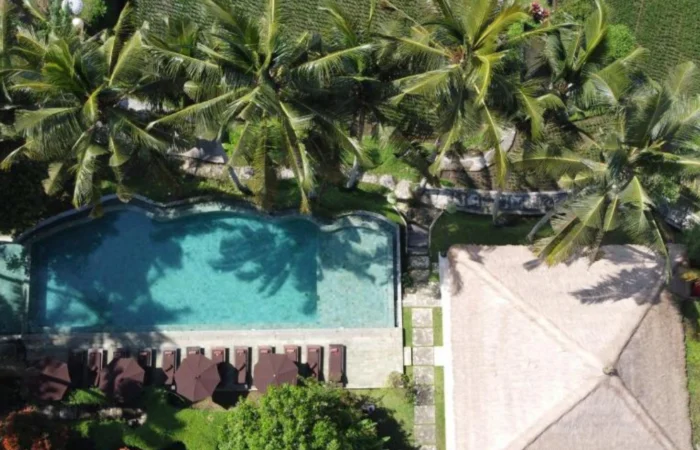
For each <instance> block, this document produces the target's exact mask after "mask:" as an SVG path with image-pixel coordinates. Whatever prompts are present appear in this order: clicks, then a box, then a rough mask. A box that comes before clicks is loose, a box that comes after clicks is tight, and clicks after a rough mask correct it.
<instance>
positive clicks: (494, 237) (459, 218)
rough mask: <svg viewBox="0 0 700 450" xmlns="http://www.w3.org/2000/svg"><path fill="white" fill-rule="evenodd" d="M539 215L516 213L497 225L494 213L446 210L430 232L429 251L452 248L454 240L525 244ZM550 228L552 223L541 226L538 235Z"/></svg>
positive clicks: (481, 243) (545, 232)
mask: <svg viewBox="0 0 700 450" xmlns="http://www.w3.org/2000/svg"><path fill="white" fill-rule="evenodd" d="M538 220H539V218H538V217H534V218H529V217H515V218H513V221H512V223H511V224H510V225H507V226H499V227H497V226H495V225H494V224H493V221H492V219H491V216H482V215H476V214H468V213H463V212H456V213H454V214H448V213H445V214H443V215H442V216H440V218H439V219H438V221H437V222H436V223H435V226H434V228H433V232H432V234H431V245H430V254H431V256H432V258H437V256H438V254H439V253H440V252H443V251H447V250H449V248H450V247H452V246H453V245H455V244H477V245H524V244H526V243H527V242H526V237H527V234H528V233H529V232H530V230H532V227H533V226H535V224H536V223H537V221H538ZM550 232H551V228H549V225H547V226H545V227H542V229H541V231H540V232H539V233H538V234H537V236H538V237H542V236H545V235H546V234H548V233H550Z"/></svg>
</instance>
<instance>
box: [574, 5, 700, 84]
mask: <svg viewBox="0 0 700 450" xmlns="http://www.w3.org/2000/svg"><path fill="white" fill-rule="evenodd" d="M569 1H571V2H574V1H576V2H578V1H580V0H564V1H563V3H562V4H566V3H567V2H569ZM591 1H592V0H591ZM607 3H608V5H610V7H611V13H612V15H611V18H612V22H613V23H623V24H625V25H627V26H629V27H630V28H631V29H632V31H633V32H634V34H635V36H636V37H637V42H638V43H639V45H641V46H642V47H645V48H648V49H649V50H650V52H651V54H650V57H649V60H648V62H647V68H648V70H649V74H650V75H651V76H652V77H653V78H655V79H657V80H661V79H663V78H664V77H665V76H666V74H667V73H668V69H669V68H670V67H673V66H675V65H676V64H679V63H682V62H685V61H688V60H692V61H694V62H695V63H696V64H698V65H700V37H699V36H700V19H699V17H700V1H699V0H607ZM699 87H700V86H699Z"/></svg>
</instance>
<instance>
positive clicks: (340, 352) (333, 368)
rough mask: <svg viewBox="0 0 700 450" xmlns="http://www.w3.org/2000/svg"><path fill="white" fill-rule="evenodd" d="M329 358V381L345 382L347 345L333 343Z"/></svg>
mask: <svg viewBox="0 0 700 450" xmlns="http://www.w3.org/2000/svg"><path fill="white" fill-rule="evenodd" d="M328 358H329V360H328V381H330V382H331V383H340V384H343V382H344V379H345V346H343V345H337V344H331V345H330V356H329V357H328Z"/></svg>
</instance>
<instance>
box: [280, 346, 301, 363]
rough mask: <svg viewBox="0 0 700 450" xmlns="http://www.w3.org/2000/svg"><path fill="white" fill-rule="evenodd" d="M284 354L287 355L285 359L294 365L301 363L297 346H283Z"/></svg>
mask: <svg viewBox="0 0 700 450" xmlns="http://www.w3.org/2000/svg"><path fill="white" fill-rule="evenodd" d="M284 354H285V355H287V358H289V359H291V360H292V361H294V363H295V364H299V363H300V362H301V359H300V355H299V346H298V345H285V346H284Z"/></svg>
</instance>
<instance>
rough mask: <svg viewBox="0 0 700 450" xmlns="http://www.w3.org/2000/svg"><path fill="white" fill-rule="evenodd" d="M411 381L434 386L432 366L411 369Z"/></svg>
mask: <svg viewBox="0 0 700 450" xmlns="http://www.w3.org/2000/svg"><path fill="white" fill-rule="evenodd" d="M413 381H415V383H416V384H427V385H431V386H432V385H433V384H435V369H434V368H433V367H432V366H416V367H414V368H413Z"/></svg>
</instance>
